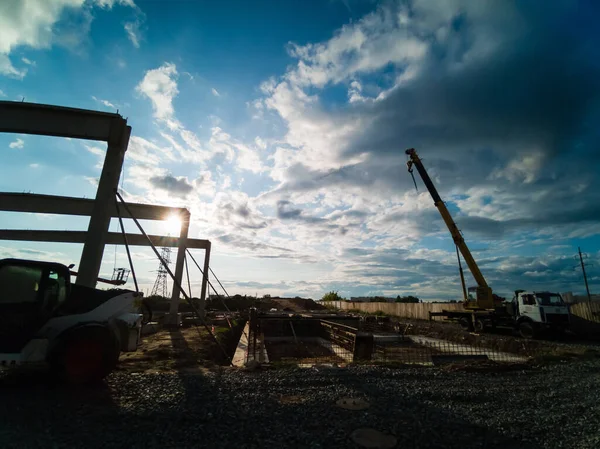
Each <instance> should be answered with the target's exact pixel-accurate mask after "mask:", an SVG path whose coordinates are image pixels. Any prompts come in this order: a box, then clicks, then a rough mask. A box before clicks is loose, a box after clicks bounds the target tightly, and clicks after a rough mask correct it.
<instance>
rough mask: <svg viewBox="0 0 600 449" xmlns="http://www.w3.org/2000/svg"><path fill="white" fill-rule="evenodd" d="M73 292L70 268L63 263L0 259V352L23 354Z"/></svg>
mask: <svg viewBox="0 0 600 449" xmlns="http://www.w3.org/2000/svg"><path fill="white" fill-rule="evenodd" d="M69 292H70V274H69V269H68V268H67V267H65V266H64V265H62V264H58V263H48V262H37V261H31V260H21V259H3V260H0V352H1V353H12V352H19V351H20V350H21V349H22V348H23V347H24V346H25V345H26V344H27V342H28V341H29V340H31V339H32V338H33V337H34V336H35V334H36V332H37V331H38V330H39V329H40V328H41V327H42V326H43V325H44V324H45V323H46V322H47V321H48V320H49V319H50V318H51V317H52V316H53V314H54V313H55V311H56V310H57V309H58V307H59V306H60V305H61V304H63V303H64V302H65V301H66V299H67V297H68V296H69Z"/></svg>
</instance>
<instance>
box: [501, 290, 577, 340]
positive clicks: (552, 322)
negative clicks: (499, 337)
mask: <svg viewBox="0 0 600 449" xmlns="http://www.w3.org/2000/svg"><path fill="white" fill-rule="evenodd" d="M508 307H509V310H510V313H511V314H512V315H513V317H514V318H515V320H516V323H517V327H518V329H519V331H520V332H521V333H522V334H524V335H523V336H524V337H529V338H531V337H533V334H535V333H536V332H538V331H541V330H544V329H549V330H555V331H559V332H560V331H564V330H565V329H566V328H567V327H568V326H569V316H570V315H569V307H568V306H567V304H566V303H565V302H564V301H563V299H562V297H561V296H560V294H558V293H553V292H548V291H524V290H516V291H515V295H514V297H513V299H512V301H511V303H510V305H509V306H508Z"/></svg>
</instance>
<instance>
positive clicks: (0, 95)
mask: <svg viewBox="0 0 600 449" xmlns="http://www.w3.org/2000/svg"><path fill="white" fill-rule="evenodd" d="M0 97H6V94H5V93H4V92H2V89H0Z"/></svg>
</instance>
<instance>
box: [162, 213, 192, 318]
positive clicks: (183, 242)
mask: <svg viewBox="0 0 600 449" xmlns="http://www.w3.org/2000/svg"><path fill="white" fill-rule="evenodd" d="M180 219H181V231H180V233H179V245H178V246H177V258H176V260H175V281H176V282H173V292H172V294H171V307H170V309H169V316H168V317H167V321H168V323H169V324H179V320H178V318H177V314H178V313H179V297H180V296H181V291H180V289H179V287H178V286H177V284H179V285H181V281H182V279H183V268H184V262H185V251H186V249H187V237H188V232H189V230H190V215H189V214H186V215H182V216H180Z"/></svg>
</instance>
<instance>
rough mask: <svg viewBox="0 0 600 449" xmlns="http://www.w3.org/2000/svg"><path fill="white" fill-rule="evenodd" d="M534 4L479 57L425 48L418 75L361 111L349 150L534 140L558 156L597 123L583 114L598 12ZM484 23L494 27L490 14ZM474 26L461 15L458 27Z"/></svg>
mask: <svg viewBox="0 0 600 449" xmlns="http://www.w3.org/2000/svg"><path fill="white" fill-rule="evenodd" d="M525 3H527V2H525ZM532 6H534V5H531V4H529V5H528V6H525V7H523V6H522V7H521V8H520V11H519V12H520V16H521V18H522V19H523V20H524V22H525V26H523V27H521V28H519V29H517V30H515V29H514V28H513V27H510V24H505V25H508V26H506V30H505V37H506V42H505V43H504V44H503V45H501V46H500V48H499V49H498V50H497V51H495V52H493V53H492V54H490V55H489V56H488V57H483V58H480V59H479V60H478V61H477V63H475V62H469V61H466V62H465V64H464V67H460V68H457V67H455V66H453V65H451V64H448V61H447V60H446V59H445V58H441V59H440V56H439V54H437V55H436V53H435V51H432V52H431V53H432V57H431V59H430V60H429V61H428V62H427V63H426V65H425V67H424V70H423V74H422V75H421V76H418V77H417V78H415V80H413V81H411V82H408V83H406V84H405V85H404V86H403V87H399V88H397V89H396V90H395V91H394V92H392V93H391V94H390V95H389V96H388V97H387V98H385V99H383V100H382V101H378V102H375V103H372V104H369V105H367V106H363V110H362V111H360V109H359V110H358V111H360V112H358V113H360V114H367V115H368V116H369V117H371V118H372V119H373V121H372V122H371V125H370V126H368V127H366V128H365V129H364V130H361V133H360V134H358V135H357V139H355V140H354V141H353V143H352V144H351V145H350V146H349V147H348V148H347V151H348V152H350V153H352V152H363V151H373V152H377V153H381V152H397V151H398V149H399V146H400V147H402V148H403V147H413V146H414V147H419V148H427V149H432V150H437V151H440V152H442V151H447V150H450V149H457V148H461V149H463V150H470V149H473V148H481V147H485V146H494V147H497V149H498V150H500V151H502V152H506V151H508V152H510V151H518V150H522V149H523V148H524V146H529V145H536V146H538V147H539V148H540V149H542V150H544V151H547V152H552V153H556V152H558V151H560V150H564V149H565V148H566V147H570V146H572V145H573V143H574V142H573V139H577V138H578V137H579V136H580V135H581V134H582V133H585V131H586V129H588V128H589V127H591V126H594V124H593V123H590V122H589V118H590V117H589V114H590V113H591V112H593V111H594V107H597V105H598V99H599V94H600V90H599V87H600V65H599V64H598V61H597V56H598V49H597V47H596V48H595V47H594V46H595V45H596V46H597V45H598V44H600V39H599V37H598V33H597V32H594V31H593V30H594V28H593V27H595V25H593V24H591V23H590V22H589V21H588V22H587V23H586V22H585V20H586V14H589V13H591V11H586V10H588V9H594V10H596V9H597V8H593V7H591V6H589V7H585V6H576V5H573V7H565V8H559V7H555V8H553V7H546V5H544V6H543V7H541V5H540V7H532ZM490 7H491V6H490ZM487 19H488V20H489V22H490V23H489V26H490V27H492V26H493V25H494V23H493V20H494V19H493V16H492V15H491V14H490V15H489V17H488V18H487ZM471 25H472V24H469V23H468V19H467V22H466V23H465V25H464V27H463V28H464V29H463V30H461V32H462V33H468V31H469V27H470V26H471ZM480 25H481V24H480ZM483 26H485V24H483ZM512 33H516V35H514V36H511V34H512ZM474 37H478V36H477V35H474ZM480 38H481V39H485V36H481V37H480ZM491 44H492V45H493V44H495V43H494V42H492V43H491ZM434 50H435V46H434ZM451 62H455V61H451ZM353 113H357V111H353ZM584 144H586V145H592V144H593V142H586V143H584Z"/></svg>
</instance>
